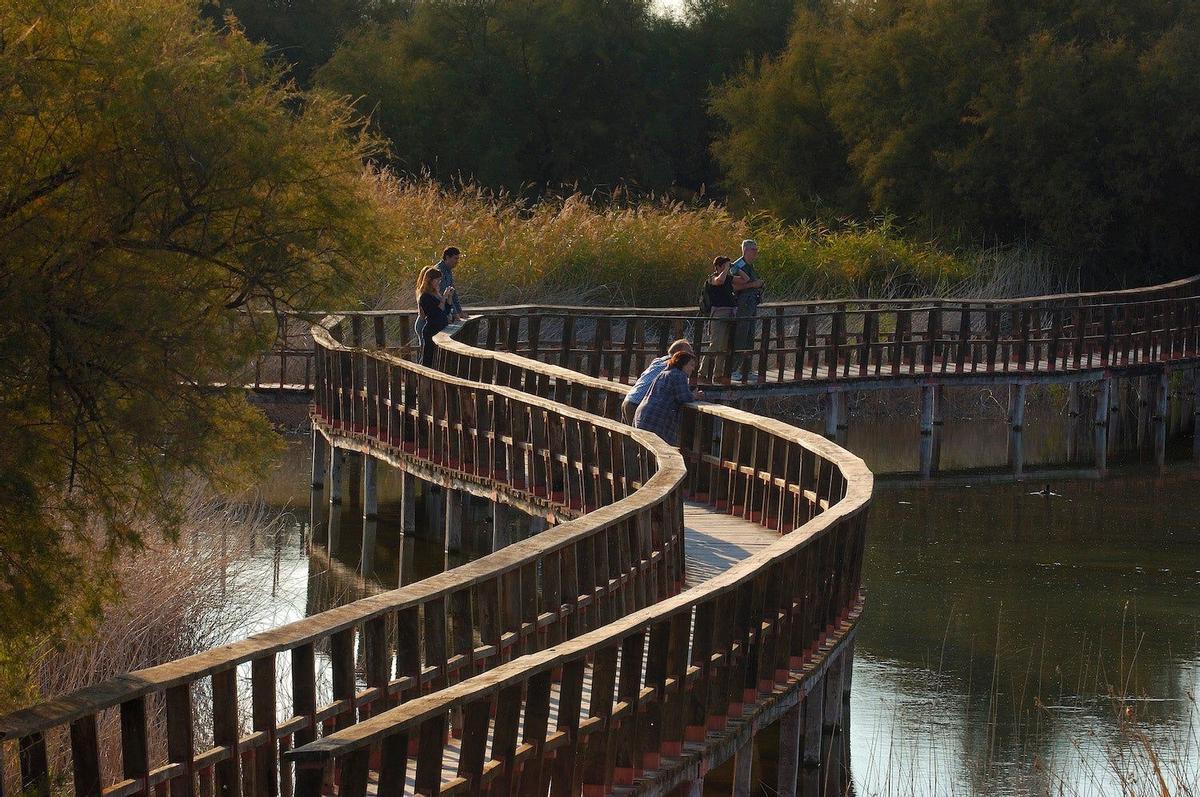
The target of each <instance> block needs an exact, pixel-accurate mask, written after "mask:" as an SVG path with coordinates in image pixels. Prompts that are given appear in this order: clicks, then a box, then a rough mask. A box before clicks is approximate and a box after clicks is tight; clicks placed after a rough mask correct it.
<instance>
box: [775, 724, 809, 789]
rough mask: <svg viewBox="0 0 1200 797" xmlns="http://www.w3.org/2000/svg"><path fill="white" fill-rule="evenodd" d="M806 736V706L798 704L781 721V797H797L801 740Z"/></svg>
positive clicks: (777, 787) (779, 784)
mask: <svg viewBox="0 0 1200 797" xmlns="http://www.w3.org/2000/svg"><path fill="white" fill-rule="evenodd" d="M803 736H804V704H803V703H797V704H796V705H794V706H792V707H791V708H790V709H788V710H787V711H786V712H785V713H784V715H783V716H782V717H780V719H779V777H778V779H777V781H778V782H777V785H776V790H777V791H778V792H779V797H796V787H797V785H798V784H799V781H800V740H801V739H802V738H803Z"/></svg>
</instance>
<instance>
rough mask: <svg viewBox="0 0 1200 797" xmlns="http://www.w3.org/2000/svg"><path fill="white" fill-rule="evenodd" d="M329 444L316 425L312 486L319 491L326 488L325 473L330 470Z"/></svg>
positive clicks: (314, 430)
mask: <svg viewBox="0 0 1200 797" xmlns="http://www.w3.org/2000/svg"><path fill="white" fill-rule="evenodd" d="M328 459H329V444H328V443H327V442H326V441H325V435H323V434H321V432H320V431H318V430H317V426H316V424H315V423H314V424H313V428H312V486H313V489H314V490H319V489H321V488H322V487H324V486H325V471H326V470H327V469H328V468H329V462H328Z"/></svg>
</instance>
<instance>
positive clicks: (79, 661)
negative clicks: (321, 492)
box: [0, 488, 284, 793]
mask: <svg viewBox="0 0 1200 797" xmlns="http://www.w3.org/2000/svg"><path fill="white" fill-rule="evenodd" d="M283 520H284V519H283V517H282V516H281V515H280V514H279V513H276V512H273V511H271V510H268V509H267V507H266V506H265V505H264V504H262V503H261V502H251V503H248V504H243V503H238V504H230V503H228V502H225V501H222V500H219V499H218V498H216V497H214V496H213V495H211V494H210V493H208V492H207V491H205V490H203V489H201V488H195V489H193V491H192V493H191V495H190V496H189V499H188V503H187V506H186V514H185V520H184V523H183V526H182V528H181V532H180V536H179V538H178V540H177V541H174V542H173V541H169V540H161V539H160V538H158V537H157V536H156V535H155V534H153V533H152V531H150V530H147V531H146V533H145V534H144V535H143V539H145V540H148V541H150V542H148V544H147V546H146V547H145V548H144V549H142V550H140V551H138V552H136V553H133V554H129V555H126V556H124V557H120V558H118V559H117V560H116V561H115V562H113V563H112V564H111V565H103V564H101V562H100V560H99V558H97V560H96V562H95V567H96V570H95V577H96V578H111V579H113V580H114V581H115V583H116V584H117V589H116V590H115V594H114V596H113V598H112V599H111V600H109V601H108V603H107V605H106V606H105V608H104V612H103V615H102V616H101V617H99V618H98V619H97V620H96V622H95V624H94V625H92V626H91V627H90V628H87V629H85V630H83V631H81V632H79V633H78V634H77V636H75V637H74V638H69V639H66V640H62V639H53V638H47V639H46V640H44V641H43V642H42V643H41V644H40V645H38V646H37V648H36V649H35V651H34V655H33V656H32V666H31V668H30V671H29V683H30V686H31V691H32V692H33V693H34V694H33V695H31V697H32V698H33V699H38V698H39V697H41V698H46V697H53V696H56V695H61V694H65V693H67V692H71V691H73V690H75V689H80V688H83V687H86V686H90V685H93V684H96V683H100V682H103V681H105V680H107V679H110V678H113V677H116V676H118V675H122V674H124V673H126V672H129V671H131V670H136V669H141V668H143V667H149V666H153V665H156V664H161V663H164V662H167V661H172V660H174V659H178V658H182V657H184V656H188V655H191V654H194V653H199V652H201V651H204V650H207V649H209V648H211V647H214V646H216V645H218V644H223V643H225V642H227V641H229V640H230V639H232V638H236V637H239V636H241V635H242V633H241V629H242V628H243V627H244V626H245V625H246V623H247V622H249V621H252V620H253V619H254V618H255V617H257V616H258V615H260V614H262V613H263V612H264V611H266V609H267V608H268V607H267V606H266V605H265V604H266V603H267V602H268V601H269V599H267V598H263V599H262V601H260V602H259V603H258V604H256V603H254V602H253V601H249V600H247V599H246V596H245V595H238V596H232V595H228V594H227V591H226V589H227V585H228V587H229V589H230V590H233V589H234V588H235V587H236V581H237V579H238V577H239V574H240V569H241V568H242V567H244V566H245V563H246V562H247V560H248V558H249V550H250V546H251V545H252V544H253V542H252V541H253V540H254V539H255V537H258V538H260V539H261V538H262V537H263V536H264V535H269V534H275V533H279V532H280V531H281V529H282V527H283ZM234 597H236V599H233V598H234ZM160 698H161V696H155V697H153V698H152V700H151V701H150V705H149V706H148V707H147V719H148V721H149V723H150V726H151V727H150V740H151V745H152V747H153V748H154V749H152V750H151V759H152V760H161V759H162V757H163V755H164V751H163V750H161V749H158V748H161V746H162V744H163V740H164V731H163V728H162V722H163V712H162V710H161V709H162V706H161V699H160ZM208 705H209V703H208V701H205V700H202V699H198V700H197V702H196V706H197V711H198V712H200V715H199V716H198V717H197V720H198V724H197V727H199V728H206V727H211V722H210V721H208V720H209V719H210V718H207V717H205V716H203V711H206V710H207V707H208ZM12 708H16V706H9V707H0V710H8V709H12ZM98 731H99V735H100V741H101V743H100V751H101V767H102V771H107V772H114V771H120V766H121V762H120V752H119V751H120V744H119V739H120V717H119V714H118V712H117V711H115V710H107V711H104V712H101V713H100V714H99V716H98ZM46 741H47V748H48V754H49V758H50V765H51V772H52V773H54V778H55V783H54V792H55V793H59V792H62V793H65V792H67V791H69V790H70V789H69V785H68V781H69V778H70V771H71V768H70V759H69V757H68V754H69V740H68V739H67V738H66V734H65V733H64V732H63V731H62V729H58V730H56V731H54V732H52V733H51V734H50V735H49V736H48V738H47V740H46ZM200 741H201V742H203V741H204V740H203V739H201V740H200ZM9 763H11V762H9ZM6 769H7V771H8V772H9V773H13V772H14V771H15V770H14V769H11V768H6ZM9 785H13V784H11V783H10V784H9Z"/></svg>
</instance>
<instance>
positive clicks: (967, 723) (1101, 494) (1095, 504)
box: [229, 402, 1200, 795]
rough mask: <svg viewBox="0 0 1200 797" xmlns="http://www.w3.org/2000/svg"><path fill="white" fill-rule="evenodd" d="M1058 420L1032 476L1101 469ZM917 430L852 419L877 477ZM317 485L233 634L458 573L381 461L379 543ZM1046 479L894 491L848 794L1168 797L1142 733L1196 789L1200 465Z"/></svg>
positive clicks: (303, 458)
mask: <svg viewBox="0 0 1200 797" xmlns="http://www.w3.org/2000/svg"><path fill="white" fill-rule="evenodd" d="M1060 415H1061V412H1060V409H1058V408H1056V405H1054V404H1053V403H1051V402H1043V403H1042V404H1036V403H1032V402H1031V405H1030V407H1029V409H1028V412H1027V414H1026V418H1025V423H1026V427H1025V428H1026V432H1025V439H1024V441H1023V444H1024V454H1025V461H1026V465H1027V467H1030V466H1034V467H1046V466H1054V465H1065V464H1070V463H1072V462H1073V461H1083V462H1087V461H1089V458H1090V457H1091V450H1090V438H1087V436H1086V435H1085V439H1083V440H1080V441H1077V442H1076V444H1075V449H1074V450H1072V451H1070V452H1068V449H1067V441H1068V438H1067V435H1066V434H1065V433H1064V429H1063V425H1062V422H1063V420H1064V419H1063V418H1062V417H1060ZM1082 415H1083V416H1084V417H1085V418H1088V417H1090V416H1088V415H1087V412H1084V413H1082ZM904 423H907V420H905V421H904ZM908 426H911V432H912V434H911V435H908V434H907V432H906V429H907V428H908ZM908 426H905V427H903V428H902V427H900V425H899V424H898V422H897V421H896V420H895V419H885V420H882V421H867V420H861V419H852V421H851V424H850V437H849V445H850V447H851V448H852V449H853V450H855V451H856V452H857V453H859V454H860V455H862V456H863V457H864V459H866V460H867V462H868V464H869V465H871V466H872V467H873V468H875V469H876V470H877V471H879V472H885V473H886V472H911V471H913V470H915V468H916V466H917V457H918V451H919V443H920V434H919V427H918V424H917V423H916V422H915V420H914V421H913V423H911V424H908ZM1126 434H1130V435H1132V434H1135V432H1127V433H1126ZM1007 436H1008V429H1007V425H1006V422H1005V421H1004V420H1003V418H1000V419H996V418H992V419H990V420H986V419H976V420H974V421H970V422H967V421H962V420H954V419H953V418H948V419H947V422H946V426H945V427H944V430H943V435H942V438H941V441H940V442H941V445H942V450H941V463H942V469H943V471H946V470H952V469H961V468H967V467H971V468H979V467H990V468H995V469H1003V468H1004V467H1005V466H1006V462H1007V457H1008V450H1007V448H1008V440H1007ZM1068 454H1071V455H1072V456H1068ZM1143 456H1144V455H1142V454H1136V453H1134V454H1129V453H1127V454H1125V455H1123V456H1122V457H1116V458H1112V459H1110V464H1112V463H1115V462H1120V461H1122V460H1123V461H1125V462H1128V461H1130V460H1137V459H1138V458H1140V457H1143ZM345 470H346V471H347V472H349V471H352V470H353V468H346V469H345ZM308 484H309V472H308V449H307V445H306V443H305V442H304V441H296V442H295V443H294V444H293V445H291V446H290V447H289V449H288V451H287V454H286V456H285V457H284V458H282V460H281V461H280V463H279V467H278V469H277V470H276V471H275V472H273V473H272V474H271V475H270V476H269V478H268V479H267V480H266V482H265V483H264V484H263V485H262V487H261V492H262V494H263V496H264V497H265V499H266V500H267V501H269V502H270V503H272V504H273V505H275V506H278V507H291V508H292V509H293V510H294V512H295V523H294V524H293V525H292V526H291V528H290V530H288V531H287V532H286V534H285V538H284V539H283V540H282V541H281V542H280V543H279V544H278V545H274V544H273V545H263V546H258V547H257V548H256V550H255V552H254V554H253V555H252V556H253V562H252V563H251V566H249V567H246V568H244V569H242V570H240V571H239V576H238V581H237V583H231V584H230V585H229V595H230V596H231V599H233V600H239V599H241V600H245V602H246V603H247V604H248V605H257V604H258V603H261V600H260V599H261V597H262V595H263V593H265V592H267V591H270V593H271V595H272V600H271V601H270V602H269V611H267V612H265V613H264V614H263V615H262V616H258V617H256V618H255V619H254V621H253V622H251V623H249V624H247V625H246V626H245V627H243V628H240V629H237V630H236V632H235V634H234V635H235V636H239V637H240V636H242V635H244V634H245V633H252V632H255V631H259V630H264V629H266V628H270V627H272V626H275V625H278V624H279V623H282V622H286V621H288V620H292V619H297V618H300V617H303V616H305V615H307V614H312V613H315V612H318V611H322V610H324V609H328V608H331V607H333V606H336V605H339V604H341V603H344V602H346V601H348V600H352V599H354V598H357V597H360V596H362V595H366V594H371V593H374V592H377V591H380V590H384V589H391V588H394V587H395V586H397V585H398V584H407V583H411V582H412V581H414V580H415V579H418V578H422V577H425V576H428V575H430V574H432V573H436V572H439V571H440V570H441V569H442V568H443V567H445V566H446V564H447V562H446V555H445V553H444V551H443V545H442V543H441V539H440V534H438V533H435V531H434V528H436V527H437V524H438V522H439V521H438V519H437V518H430V517H428V516H427V510H426V505H425V501H423V500H417V501H416V502H415V504H416V507H417V511H416V529H417V531H416V533H410V534H402V533H401V528H402V525H403V514H402V506H401V500H400V498H401V491H402V481H401V477H400V475H399V474H397V473H395V472H393V471H392V470H391V469H388V468H380V469H379V517H378V521H377V522H376V523H374V524H373V526H372V527H368V532H369V533H368V535H367V536H366V538H364V535H363V518H362V513H361V507H359V506H356V505H355V504H353V503H352V502H351V493H352V491H351V490H350V489H346V490H345V491H344V492H343V495H344V496H345V499H344V504H343V505H341V506H335V507H334V511H332V512H330V506H329V504H328V502H327V498H326V496H325V494H323V493H321V492H319V491H318V492H312V491H310V490H308V486H307V485H308ZM966 484H971V483H970V482H967V483H966ZM348 486H349V485H347V487H348ZM1041 486H1042V483H1041V482H1038V483H1036V484H1029V483H1011V484H995V483H988V481H987V480H986V479H984V478H980V479H978V480H977V481H976V482H975V483H974V484H973V485H972V486H964V485H959V486H955V487H914V488H905V489H898V488H881V489H880V490H879V491H878V493H877V497H876V500H875V503H874V506H873V508H872V514H871V527H870V528H871V530H870V536H869V550H868V556H867V561H866V572H865V575H864V581H865V583H866V585H867V589H868V601H867V611H866V614H865V615H864V619H863V621H862V625H861V627H860V631H859V635H858V641H857V646H856V647H857V659H856V663H855V672H854V689H853V700H852V706H853V715H854V721H853V723H852V724H851V732H850V744H849V745H846V746H845V749H844V750H842V751H841V752H840V756H841V758H842V759H843V760H844V761H849V760H850V759H851V754H852V758H853V768H852V773H853V782H852V784H851V785H848V786H846V788H853V789H854V791H855V793H856V794H859V795H876V794H896V795H910V794H913V795H917V794H920V795H923V794H1024V793H1030V792H1032V793H1054V794H1066V795H1074V794H1112V793H1121V790H1122V788H1123V784H1122V782H1121V775H1120V774H1118V773H1124V774H1125V776H1126V777H1137V778H1138V781H1137V785H1136V786H1135V787H1129V788H1128V789H1126V791H1128V792H1133V793H1142V792H1144V791H1147V790H1154V789H1151V788H1150V787H1151V786H1152V785H1153V784H1154V782H1155V781H1153V780H1151V778H1154V777H1155V776H1154V775H1153V773H1150V772H1149V771H1146V770H1145V769H1141V770H1139V769H1138V764H1137V761H1138V760H1141V761H1145V755H1144V754H1143V755H1141V758H1140V759H1138V758H1136V757H1134V758H1130V757H1129V755H1130V751H1131V750H1133V748H1131V746H1130V741H1131V739H1136V737H1134V736H1131V733H1144V734H1145V741H1146V743H1148V744H1149V745H1150V747H1151V748H1152V749H1154V750H1155V751H1156V753H1157V754H1158V755H1159V756H1160V757H1161V758H1162V774H1163V776H1164V777H1165V778H1166V779H1167V780H1168V783H1170V781H1171V779H1172V778H1179V779H1190V780H1189V781H1188V782H1190V783H1195V782H1197V781H1198V780H1200V741H1198V739H1197V733H1198V732H1200V712H1198V709H1197V706H1196V696H1197V694H1198V693H1200V623H1198V621H1197V620H1196V617H1197V616H1198V614H1200V613H1198V610H1200V590H1198V589H1197V587H1200V516H1198V513H1197V511H1196V507H1197V502H1196V499H1195V496H1196V493H1197V490H1198V489H1200V471H1196V470H1194V469H1192V468H1191V467H1190V466H1187V465H1178V466H1175V467H1174V468H1170V469H1168V470H1166V471H1163V472H1161V473H1159V472H1157V471H1154V470H1153V469H1151V468H1146V467H1126V468H1125V469H1124V470H1117V471H1115V472H1114V474H1112V475H1110V476H1109V478H1107V479H1104V480H1102V481H1101V480H1077V481H1068V480H1055V481H1054V483H1053V484H1052V488H1053V491H1054V492H1057V493H1059V494H1061V497H1056V498H1049V499H1047V498H1043V497H1041V496H1036V495H1030V493H1032V492H1034V491H1036V490H1038V489H1039V488H1040V487H1041ZM353 492H357V491H353ZM310 493H311V494H310ZM418 497H419V496H418ZM310 507H311V508H312V509H314V510H315V511H314V512H313V513H312V515H311V517H312V518H313V520H312V525H311V527H310V525H309V523H310V521H309V517H310V515H309V509H310ZM364 540H365V547H364ZM330 552H331V553H332V555H330ZM456 561H462V560H461V559H460V560H452V561H451V565H453V564H454V563H456ZM322 665H323V667H322V669H323V671H324V675H323V678H324V679H325V680H326V681H327V679H328V677H329V673H328V669H329V668H328V667H327V666H325V662H322ZM281 677H283V674H281ZM281 702H283V701H281ZM834 741H835V742H836V743H839V744H840V742H841V740H840V739H835V740H834ZM775 743H776V742H775V740H773V739H772V737H771V735H770V734H766V735H764V736H763V737H762V738H761V739H760V744H759V750H758V752H757V756H758V758H757V759H756V764H755V773H756V774H755V778H756V780H759V781H760V782H761V784H762V786H763V787H764V788H765V789H768V790H769V789H770V788H771V787H772V786H773V785H775V784H774V766H775V761H774V755H775V753H774V748H773V745H775ZM1142 750H1143V752H1144V747H1143V748H1142ZM1133 752H1135V753H1136V752H1137V751H1136V750H1133ZM1121 755H1125V756H1126V758H1124V759H1121V758H1120V756H1121ZM723 769H724V768H723ZM722 776H723V773H722V771H720V770H718V771H715V772H713V773H710V777H709V778H706V791H708V792H709V793H710V794H713V795H715V794H718V793H728V781H724V784H723V782H722ZM821 777H822V776H820V775H819V774H818V773H813V772H811V771H808V772H806V773H804V774H803V775H802V782H804V783H807V784H809V787H810V788H811V787H812V786H813V784H815V783H817V782H819V781H820V779H821ZM805 793H806V794H811V793H813V792H812V791H805Z"/></svg>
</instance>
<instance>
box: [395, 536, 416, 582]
mask: <svg viewBox="0 0 1200 797" xmlns="http://www.w3.org/2000/svg"><path fill="white" fill-rule="evenodd" d="M416 549H417V541H416V539H414V538H413V536H412V535H411V534H401V535H400V546H399V551H398V554H399V557H400V561H399V563H398V564H397V567H396V571H397V572H396V586H397V587H403V586H404V585H405V584H411V583H413V581H415V580H416V561H415V560H414V557H415V556H416Z"/></svg>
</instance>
